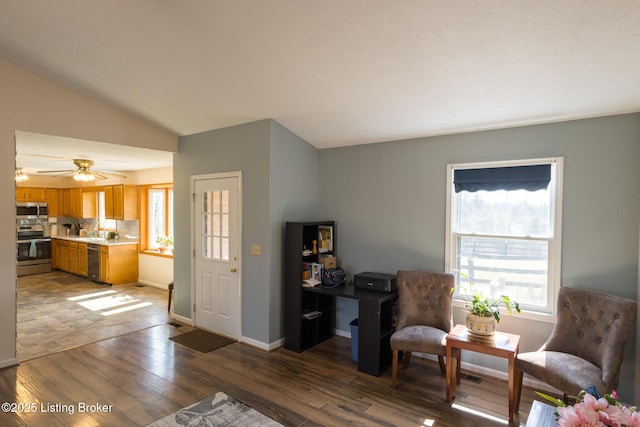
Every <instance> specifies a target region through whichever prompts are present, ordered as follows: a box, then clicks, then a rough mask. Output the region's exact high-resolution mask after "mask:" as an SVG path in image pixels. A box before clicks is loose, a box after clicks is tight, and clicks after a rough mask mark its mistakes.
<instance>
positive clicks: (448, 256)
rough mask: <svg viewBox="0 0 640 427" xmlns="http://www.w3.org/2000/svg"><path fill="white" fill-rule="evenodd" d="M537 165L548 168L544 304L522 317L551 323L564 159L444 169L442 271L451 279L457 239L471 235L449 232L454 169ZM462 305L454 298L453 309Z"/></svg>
mask: <svg viewBox="0 0 640 427" xmlns="http://www.w3.org/2000/svg"><path fill="white" fill-rule="evenodd" d="M539 164H551V165H552V173H551V182H550V183H549V190H550V192H551V194H550V199H551V200H550V203H551V205H550V211H551V212H550V215H551V218H550V219H551V222H552V224H551V230H552V232H553V234H552V235H551V236H549V237H543V239H544V240H548V241H549V252H548V260H547V301H546V306H545V307H544V308H541V309H539V310H535V309H529V308H527V309H526V310H524V312H523V317H525V318H534V319H539V320H545V321H553V319H554V315H555V311H556V301H557V295H558V291H559V290H560V282H561V258H562V257H561V255H562V194H563V176H564V158H563V157H549V158H538V159H522V160H507V161H490V162H476V163H452V164H448V165H447V180H446V186H447V188H446V226H445V227H446V231H445V233H446V234H445V271H446V272H449V273H452V274H454V275H455V271H454V270H455V267H456V255H457V238H458V236H469V235H473V234H474V233H460V232H457V231H456V230H453V226H454V224H457V218H456V217H455V215H457V212H458V210H457V209H456V208H457V206H456V202H457V200H458V199H457V197H455V194H456V193H455V190H454V183H453V174H454V171H455V170H458V169H478V168H496V167H511V166H528V165H539ZM476 235H477V236H479V237H496V235H494V234H492V235H487V234H481V233H478V234H476ZM498 237H501V238H502V237H511V238H516V239H536V240H540V237H539V236H526V235H506V234H505V235H503V234H500V235H498ZM464 304H465V302H464V301H463V300H461V299H459V298H455V297H454V306H456V307H463V306H464Z"/></svg>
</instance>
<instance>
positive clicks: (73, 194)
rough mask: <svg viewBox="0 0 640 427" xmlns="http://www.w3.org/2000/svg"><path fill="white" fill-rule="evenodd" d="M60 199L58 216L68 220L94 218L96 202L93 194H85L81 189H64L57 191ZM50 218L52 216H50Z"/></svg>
mask: <svg viewBox="0 0 640 427" xmlns="http://www.w3.org/2000/svg"><path fill="white" fill-rule="evenodd" d="M58 191H59V192H60V194H61V195H62V197H60V198H59V200H62V202H61V203H60V202H59V205H60V206H58V211H59V216H66V217H70V218H95V217H96V202H95V194H96V193H94V192H85V191H84V190H83V189H82V188H64V189H61V190H58ZM50 215H51V216H54V215H52V214H50Z"/></svg>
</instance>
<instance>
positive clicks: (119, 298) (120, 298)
mask: <svg viewBox="0 0 640 427" xmlns="http://www.w3.org/2000/svg"><path fill="white" fill-rule="evenodd" d="M138 301H140V300H139V299H137V298H134V297H131V296H129V295H126V294H117V295H110V296H106V297H102V298H97V299H92V300H89V301H82V302H79V303H78V304H80V305H81V306H83V307H85V308H88V309H89V310H91V311H100V310H104V309H107V308H111V307H117V306H119V305H123V304H131V303H134V302H138Z"/></svg>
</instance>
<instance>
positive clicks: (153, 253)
mask: <svg viewBox="0 0 640 427" xmlns="http://www.w3.org/2000/svg"><path fill="white" fill-rule="evenodd" d="M140 253H141V254H143V255H151V256H157V257H160V258H173V251H171V252H160V251H159V250H157V249H144V250H141V251H140Z"/></svg>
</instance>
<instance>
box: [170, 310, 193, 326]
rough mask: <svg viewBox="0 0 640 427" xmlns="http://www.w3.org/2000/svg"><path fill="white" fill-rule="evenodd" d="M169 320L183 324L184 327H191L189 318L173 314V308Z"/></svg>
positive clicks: (191, 323)
mask: <svg viewBox="0 0 640 427" xmlns="http://www.w3.org/2000/svg"><path fill="white" fill-rule="evenodd" d="M169 318H170V319H171V320H175V321H177V322H178V323H184V324H185V325H189V326H193V322H192V321H191V318H189V317H184V316H180V315H179V314H175V313H174V312H173V307H172V309H171V314H170V315H169Z"/></svg>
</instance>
